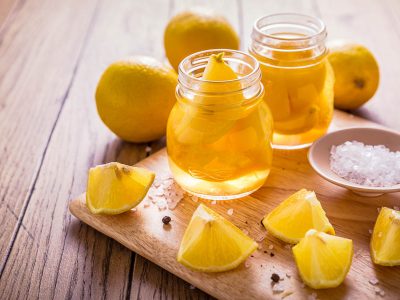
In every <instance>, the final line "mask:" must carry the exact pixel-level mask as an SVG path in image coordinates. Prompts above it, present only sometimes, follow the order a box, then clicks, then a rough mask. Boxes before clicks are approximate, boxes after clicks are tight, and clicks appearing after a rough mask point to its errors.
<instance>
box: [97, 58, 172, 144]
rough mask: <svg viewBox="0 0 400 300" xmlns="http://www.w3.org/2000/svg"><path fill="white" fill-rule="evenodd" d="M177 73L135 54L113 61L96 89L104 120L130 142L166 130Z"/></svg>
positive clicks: (138, 140)
mask: <svg viewBox="0 0 400 300" xmlns="http://www.w3.org/2000/svg"><path fill="white" fill-rule="evenodd" d="M176 85H177V75H176V73H175V72H174V70H172V69H171V68H170V67H167V66H165V65H163V64H162V63H160V62H158V61H157V60H155V59H154V58H150V57H145V56H135V57H132V58H129V59H126V60H122V61H118V62H115V63H113V64H111V65H110V66H109V67H108V68H107V69H106V70H105V72H104V73H103V75H102V76H101V78H100V81H99V83H98V85H97V90H96V104H97V111H98V113H99V115H100V118H101V119H102V120H103V122H104V124H106V125H107V127H108V128H109V129H110V130H111V131H113V132H114V133H115V134H116V135H117V136H119V137H120V138H122V139H124V140H126V141H129V142H136V143H141V142H148V141H152V140H155V139H158V138H160V137H162V136H163V135H164V134H165V131H166V126H167V120H168V115H169V112H170V111H171V109H172V107H173V105H174V103H175V88H176Z"/></svg>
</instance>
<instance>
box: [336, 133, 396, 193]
mask: <svg viewBox="0 0 400 300" xmlns="http://www.w3.org/2000/svg"><path fill="white" fill-rule="evenodd" d="M330 167H331V170H332V171H333V172H334V173H336V174H337V175H338V176H340V177H342V178H344V179H346V180H348V181H351V182H353V183H356V184H360V185H364V186H374V187H389V186H393V185H396V184H399V183H400V151H397V152H392V151H390V149H388V148H386V147H385V146H383V145H375V146H374V145H364V144H363V143H360V142H357V141H351V142H350V141H347V142H345V143H343V144H341V145H338V146H332V148H331V156H330Z"/></svg>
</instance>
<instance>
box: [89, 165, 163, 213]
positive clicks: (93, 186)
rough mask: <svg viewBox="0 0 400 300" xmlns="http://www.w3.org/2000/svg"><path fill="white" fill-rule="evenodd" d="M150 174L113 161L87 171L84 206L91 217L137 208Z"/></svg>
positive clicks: (152, 177)
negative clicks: (91, 214)
mask: <svg viewBox="0 0 400 300" xmlns="http://www.w3.org/2000/svg"><path fill="white" fill-rule="evenodd" d="M154 176H155V175H154V173H153V172H151V171H148V170H146V169H143V168H137V167H131V166H127V165H123V164H120V163H117V162H112V163H108V164H105V165H100V166H97V167H94V168H91V169H90V170H89V178H88V184H87V192H86V204H87V206H88V208H89V210H90V211H91V212H92V213H94V214H100V213H103V214H109V215H116V214H120V213H123V212H126V211H128V210H130V209H132V208H133V207H135V206H137V205H138V204H139V203H140V202H141V201H142V200H143V198H144V197H145V196H146V194H147V191H148V190H149V188H150V186H151V184H152V183H153V180H154Z"/></svg>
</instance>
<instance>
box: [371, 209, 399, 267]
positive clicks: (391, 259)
mask: <svg viewBox="0 0 400 300" xmlns="http://www.w3.org/2000/svg"><path fill="white" fill-rule="evenodd" d="M371 257H372V260H373V262H374V263H376V264H378V265H382V266H398V265H400V211H397V210H394V209H390V208H387V207H383V208H382V209H381V212H380V213H379V216H378V219H377V220H376V223H375V227H374V232H373V233H372V239H371Z"/></svg>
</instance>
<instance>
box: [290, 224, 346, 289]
mask: <svg viewBox="0 0 400 300" xmlns="http://www.w3.org/2000/svg"><path fill="white" fill-rule="evenodd" d="M292 250H293V255H294V259H295V261H296V264H297V268H298V270H299V273H300V276H301V278H302V279H303V281H304V283H305V284H307V285H308V286H309V287H311V288H313V289H324V288H333V287H337V286H338V285H340V284H341V283H342V282H343V280H344V279H345V277H346V275H347V273H348V272H349V269H350V266H351V261H352V258H353V241H352V240H349V239H346V238H342V237H337V236H334V235H329V234H326V233H324V232H319V231H316V230H315V229H311V230H309V231H308V232H307V233H306V236H305V237H304V238H303V239H302V240H301V241H300V243H298V244H297V245H296V246H294V247H293V248H292Z"/></svg>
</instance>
